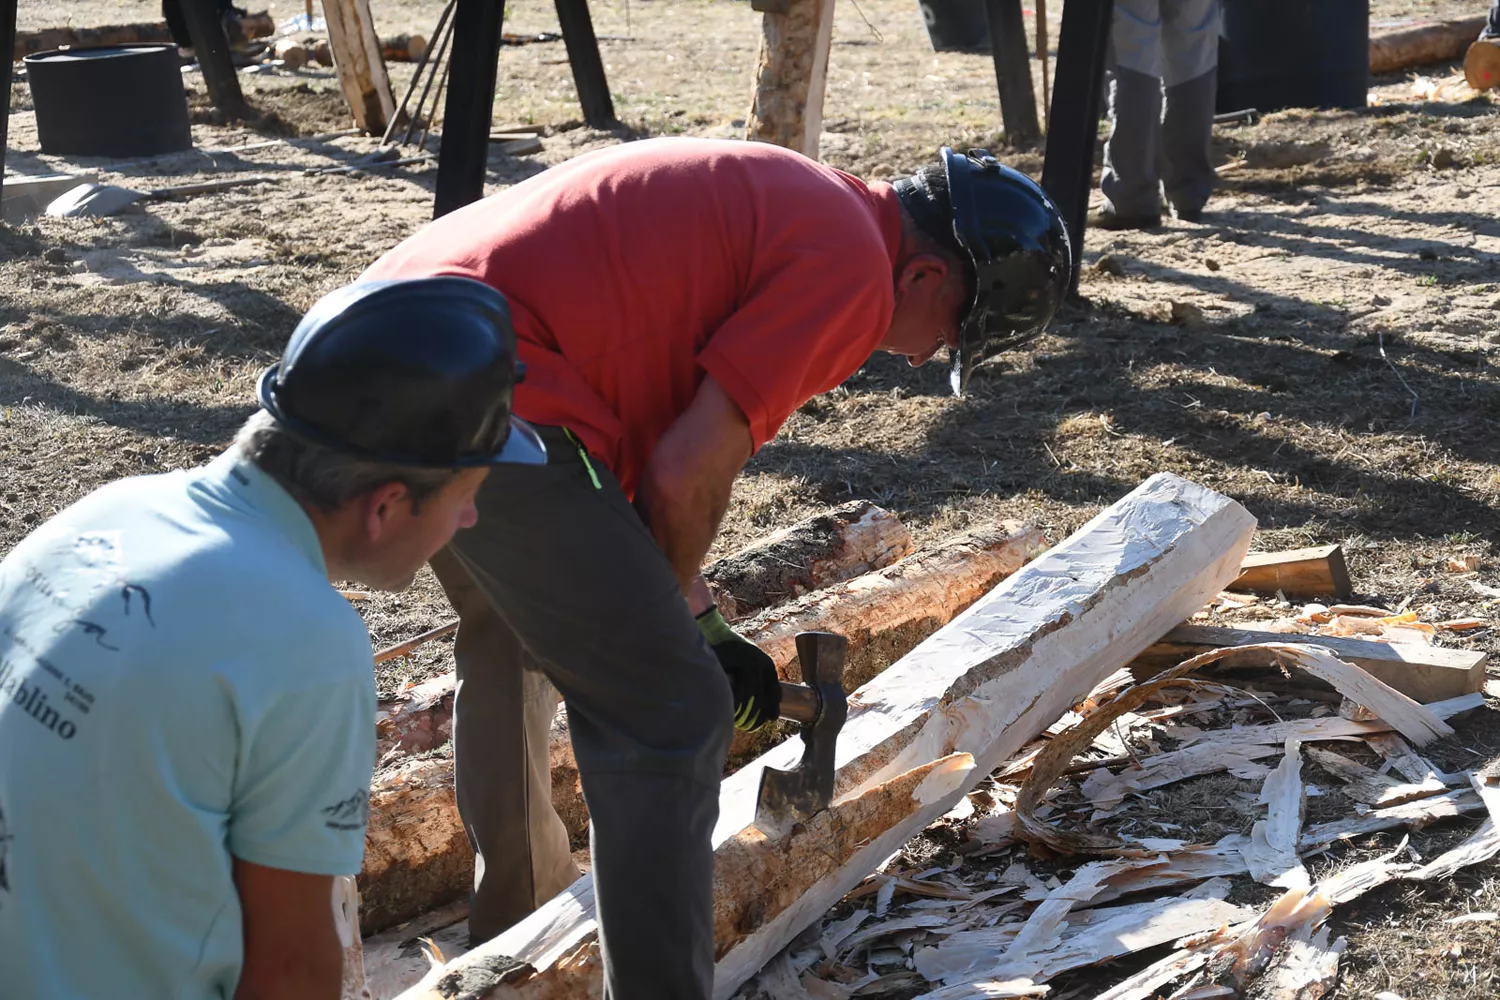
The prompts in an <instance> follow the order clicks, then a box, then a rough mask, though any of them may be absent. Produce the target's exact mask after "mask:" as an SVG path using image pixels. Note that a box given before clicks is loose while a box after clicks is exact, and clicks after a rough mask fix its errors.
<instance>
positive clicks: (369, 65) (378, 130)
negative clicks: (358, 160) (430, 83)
mask: <svg viewBox="0 0 1500 1000" xmlns="http://www.w3.org/2000/svg"><path fill="white" fill-rule="evenodd" d="M323 17H324V19H325V20H327V22H328V44H329V47H330V48H331V49H332V50H333V68H334V71H335V72H337V73H338V78H339V86H340V87H341V88H342V89H343V91H344V100H346V101H348V102H349V110H350V111H352V112H353V113H354V124H355V125H357V126H359V127H360V128H362V129H364V130H365V131H366V132H368V133H369V134H371V135H381V134H382V133H384V132H385V126H386V124H387V123H388V122H390V120H391V116H392V115H394V114H395V112H396V98H395V97H394V96H393V95H392V94H391V80H390V77H389V76H387V75H386V71H385V59H384V58H382V57H381V55H380V39H379V37H377V36H376V34H375V21H374V20H373V19H372V18H371V16H370V0H323Z"/></svg>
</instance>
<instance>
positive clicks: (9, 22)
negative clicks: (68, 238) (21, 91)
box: [0, 0, 21, 195]
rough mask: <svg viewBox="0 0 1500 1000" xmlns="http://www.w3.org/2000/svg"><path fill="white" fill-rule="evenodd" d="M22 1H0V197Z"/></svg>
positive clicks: (2, 191) (3, 176) (8, 132)
mask: <svg viewBox="0 0 1500 1000" xmlns="http://www.w3.org/2000/svg"><path fill="white" fill-rule="evenodd" d="M20 2H21V0H0V46H4V49H5V51H4V53H3V55H4V59H5V66H4V67H3V68H0V195H3V194H4V193H5V144H6V142H7V141H8V140H9V136H10V80H11V74H12V73H13V72H14V70H15V64H14V63H13V62H11V56H13V55H15V54H16V7H17V6H18V5H19V4H20Z"/></svg>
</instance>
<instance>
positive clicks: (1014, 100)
mask: <svg viewBox="0 0 1500 1000" xmlns="http://www.w3.org/2000/svg"><path fill="white" fill-rule="evenodd" d="M984 9H985V14H986V15H987V17H988V18H989V22H990V54H991V56H993V58H994V60H995V84H996V85H997V86H998V87H999V88H1000V118H1001V120H1002V121H1003V123H1004V125H1005V141H1006V142H1007V143H1009V144H1010V145H1011V146H1027V145H1030V144H1031V143H1033V142H1036V141H1037V140H1038V139H1040V138H1041V137H1042V129H1041V126H1039V125H1038V124H1037V120H1036V91H1035V90H1034V89H1032V86H1031V53H1030V51H1029V50H1028V49H1027V46H1026V23H1025V22H1024V21H1023V20H1022V19H1021V0H985V3H984Z"/></svg>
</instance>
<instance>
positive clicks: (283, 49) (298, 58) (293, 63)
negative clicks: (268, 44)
mask: <svg viewBox="0 0 1500 1000" xmlns="http://www.w3.org/2000/svg"><path fill="white" fill-rule="evenodd" d="M271 54H272V55H273V56H275V57H276V58H277V59H280V60H281V64H282V65H283V66H285V67H286V68H287V69H292V70H297V69H301V68H302V67H303V66H306V65H307V59H308V55H309V53H308V51H307V46H306V45H303V44H302V43H301V42H299V41H297V40H296V39H295V38H283V39H282V40H281V41H279V42H277V43H276V45H275V47H274V48H272V50H271Z"/></svg>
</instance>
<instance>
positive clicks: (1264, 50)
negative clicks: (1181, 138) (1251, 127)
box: [1218, 0, 1370, 112]
mask: <svg viewBox="0 0 1500 1000" xmlns="http://www.w3.org/2000/svg"><path fill="white" fill-rule="evenodd" d="M1369 89H1370V5H1369V2H1368V0H1224V37H1223V38H1221V39H1219V95H1218V108H1219V111H1220V112H1228V111H1238V110H1240V109H1241V108H1258V109H1259V110H1261V111H1275V110H1277V109H1279V108H1362V107H1364V106H1365V101H1366V97H1367V94H1368V91H1369Z"/></svg>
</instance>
